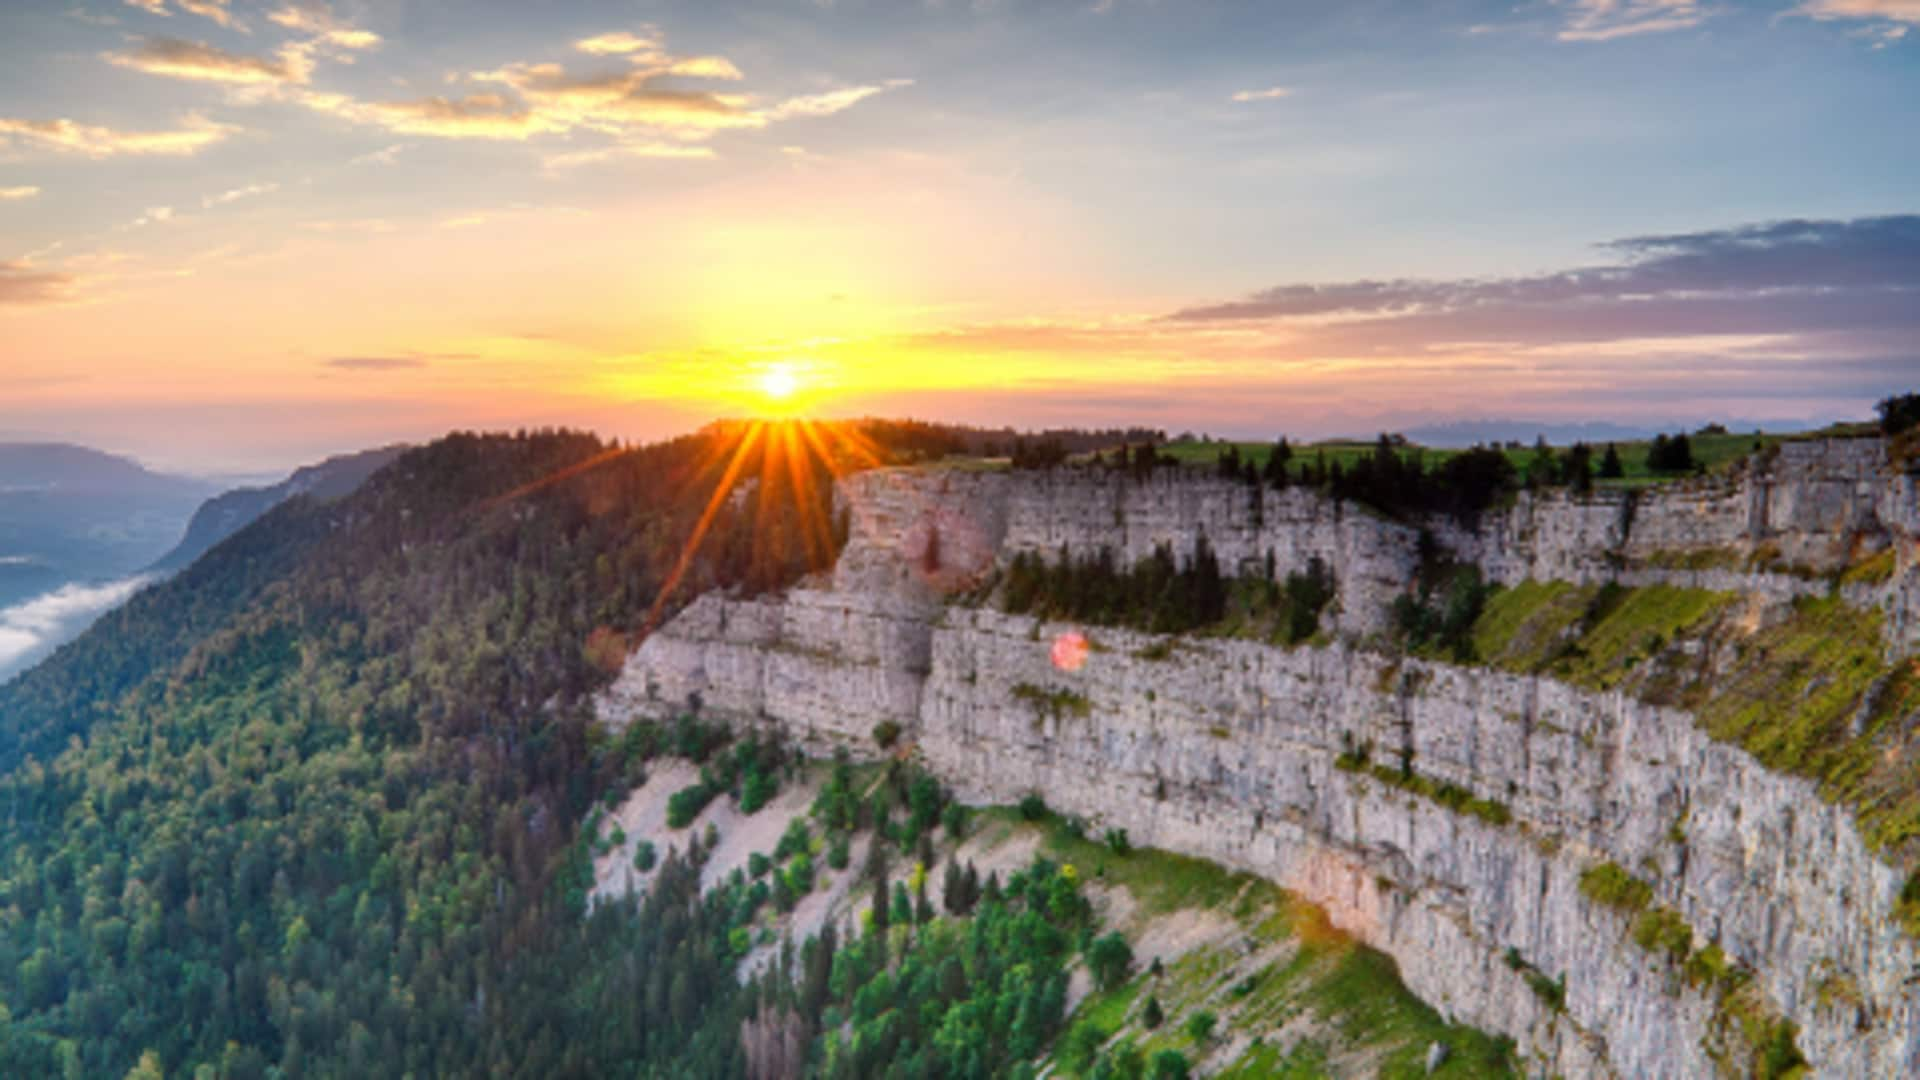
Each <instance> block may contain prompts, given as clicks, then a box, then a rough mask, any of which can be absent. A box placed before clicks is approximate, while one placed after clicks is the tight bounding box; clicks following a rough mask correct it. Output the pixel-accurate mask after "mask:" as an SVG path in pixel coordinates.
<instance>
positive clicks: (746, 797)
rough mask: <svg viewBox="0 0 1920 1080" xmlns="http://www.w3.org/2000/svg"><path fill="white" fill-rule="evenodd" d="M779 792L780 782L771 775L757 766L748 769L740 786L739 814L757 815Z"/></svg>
mask: <svg viewBox="0 0 1920 1080" xmlns="http://www.w3.org/2000/svg"><path fill="white" fill-rule="evenodd" d="M779 791H780V781H779V780H778V779H776V778H775V777H774V776H773V774H771V773H767V772H762V771H761V770H760V769H759V768H758V767H757V766H756V767H754V768H750V769H748V770H747V778H746V779H745V780H744V781H742V782H741V784H740V812H741V813H743V814H754V813H758V812H759V811H760V808H761V807H763V806H765V805H767V803H768V802H770V801H772V799H773V797H774V795H776V794H778V793H779Z"/></svg>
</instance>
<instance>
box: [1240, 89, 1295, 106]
mask: <svg viewBox="0 0 1920 1080" xmlns="http://www.w3.org/2000/svg"><path fill="white" fill-rule="evenodd" d="M1292 94H1293V89H1292V88H1291V87H1287V86H1270V87H1268V88H1267V89H1265V90H1242V91H1240V92H1238V93H1236V94H1234V95H1233V100H1235V101H1237V102H1240V103H1241V104H1243V105H1244V104H1246V103H1247V102H1250V101H1278V100H1280V99H1281V98H1283V97H1290V96H1292Z"/></svg>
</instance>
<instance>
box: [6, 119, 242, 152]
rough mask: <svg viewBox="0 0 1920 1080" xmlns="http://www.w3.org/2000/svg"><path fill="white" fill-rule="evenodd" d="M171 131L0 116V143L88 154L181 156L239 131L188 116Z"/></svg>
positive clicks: (198, 150)
mask: <svg viewBox="0 0 1920 1080" xmlns="http://www.w3.org/2000/svg"><path fill="white" fill-rule="evenodd" d="M182 124H183V126H182V127H181V128H179V129H178V130H174V131H116V130H114V129H113V128H107V127H97V126H94V125H90V124H79V123H75V122H74V121H72V120H66V119H60V120H22V119H18V118H14V117H4V116H0V145H5V144H6V143H8V142H9V141H20V142H25V143H30V144H33V145H37V146H44V147H48V148H50V149H54V150H60V151H64V152H67V153H76V154H86V155H87V156H89V157H97V158H98V157H113V156H115V155H120V154H132V155H163V156H172V157H184V156H187V155H191V154H197V153H199V152H200V151H202V150H205V149H206V148H207V147H209V146H212V145H213V144H214V143H217V142H220V141H221V140H222V139H225V138H226V137H227V136H228V135H230V134H232V133H233V132H235V131H237V130H239V129H238V128H235V127H233V126H231V125H228V124H220V123H215V122H214V121H212V120H208V119H206V118H205V117H202V116H198V115H189V116H187V117H186V118H185V120H184V121H182Z"/></svg>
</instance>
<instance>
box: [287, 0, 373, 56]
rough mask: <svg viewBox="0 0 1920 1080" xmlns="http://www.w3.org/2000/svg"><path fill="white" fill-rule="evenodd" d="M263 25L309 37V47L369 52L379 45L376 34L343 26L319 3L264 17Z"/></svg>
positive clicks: (294, 6) (302, 4)
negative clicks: (310, 36) (326, 46)
mask: <svg viewBox="0 0 1920 1080" xmlns="http://www.w3.org/2000/svg"><path fill="white" fill-rule="evenodd" d="M267 21H268V22H271V23H273V24H274V25H276V26H283V27H285V28H287V29H288V30H295V31H299V32H301V33H304V34H310V35H312V41H313V43H324V44H328V45H336V46H339V47H340V48H343V49H373V48H378V47H379V46H380V44H381V40H382V39H381V37H380V35H379V34H376V33H374V32H373V31H371V30H363V29H361V28H360V27H357V26H354V25H353V24H352V23H348V22H343V21H342V20H341V19H340V18H339V17H338V16H336V15H335V14H334V13H333V9H332V8H331V7H329V6H328V5H327V4H325V3H323V2H319V0H302V2H296V3H291V4H288V5H286V6H285V7H281V8H278V9H276V10H274V11H271V12H269V13H268V14H267Z"/></svg>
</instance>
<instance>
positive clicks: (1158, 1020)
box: [1140, 994, 1167, 1031]
mask: <svg viewBox="0 0 1920 1080" xmlns="http://www.w3.org/2000/svg"><path fill="white" fill-rule="evenodd" d="M1140 1022H1141V1023H1142V1024H1145V1025H1146V1027H1147V1030H1148V1031H1154V1030H1156V1029H1158V1028H1159V1027H1160V1025H1161V1024H1164V1023H1166V1022H1167V1014H1166V1012H1165V1011H1164V1010H1163V1009H1161V1008H1160V998H1159V996H1158V995H1156V994H1148V995H1147V1007H1146V1010H1145V1011H1144V1012H1142V1013H1141V1014H1140Z"/></svg>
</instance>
